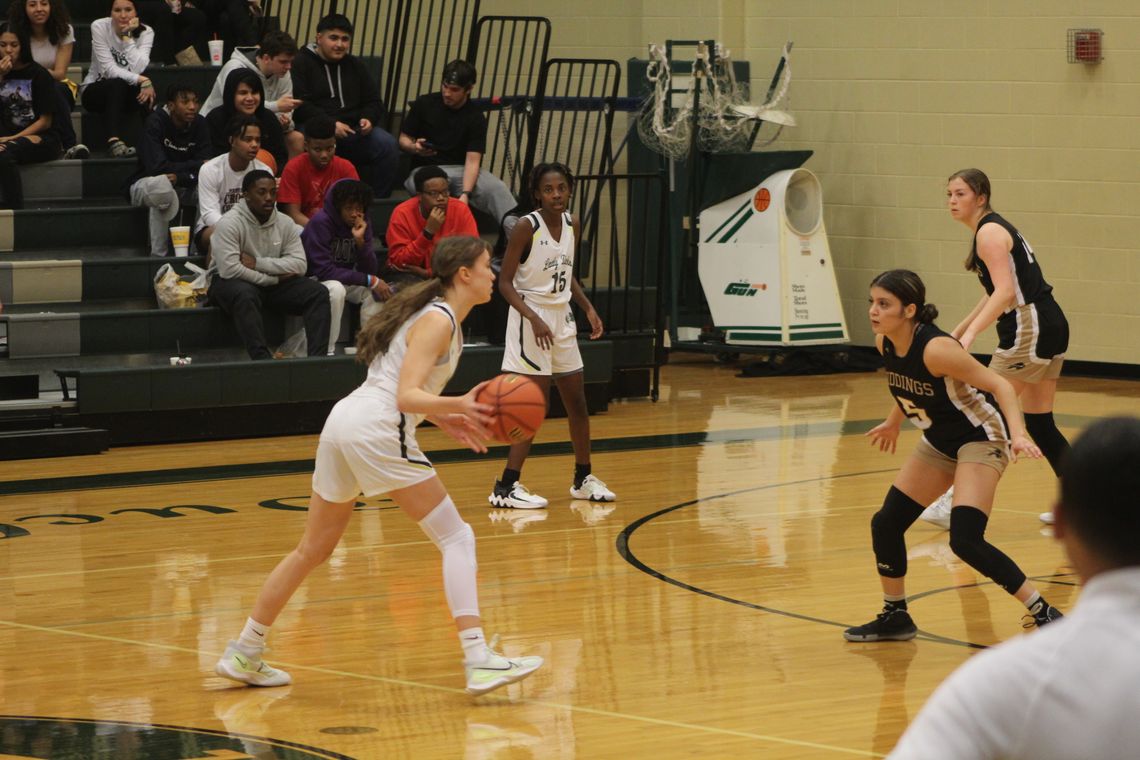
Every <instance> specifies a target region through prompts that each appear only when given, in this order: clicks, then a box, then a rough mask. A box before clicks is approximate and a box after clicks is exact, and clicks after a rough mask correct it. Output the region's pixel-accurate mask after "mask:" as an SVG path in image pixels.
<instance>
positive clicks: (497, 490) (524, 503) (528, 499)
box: [487, 480, 550, 509]
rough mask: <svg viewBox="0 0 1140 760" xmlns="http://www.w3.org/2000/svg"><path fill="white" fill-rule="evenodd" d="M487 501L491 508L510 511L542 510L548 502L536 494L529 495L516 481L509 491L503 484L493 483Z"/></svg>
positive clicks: (524, 487)
mask: <svg viewBox="0 0 1140 760" xmlns="http://www.w3.org/2000/svg"><path fill="white" fill-rule="evenodd" d="M487 501H488V502H490V503H491V506H492V507H509V508H510V509H542V508H543V507H545V506H546V505H547V504H549V503H550V502H548V501H547V500H546V499H544V498H542V497H541V496H539V495H538V494H536V493H531V492H530V491H528V490H526V486H524V485H523V484H522V483H519V482H518V481H515V484H514V485H513V486H511V487H510V488H509V489H508V488H504V487H503V484H502V483H500V482H499V481H497V480H496V481H495V487H494V488H492V489H491V495H490V496H488V497H487Z"/></svg>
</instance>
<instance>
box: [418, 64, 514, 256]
mask: <svg viewBox="0 0 1140 760" xmlns="http://www.w3.org/2000/svg"><path fill="white" fill-rule="evenodd" d="M474 86H475V67H474V66H472V65H471V64H470V63H468V62H467V61H462V60H456V61H452V62H451V63H449V64H447V65H446V66H444V68H443V82H442V83H441V85H440V89H439V91H438V92H431V93H428V94H426V95H421V96H419V97H418V98H416V99H415V101H414V102H413V103H412V105H411V108H409V109H408V115H407V116H406V117H404V122H403V124H402V125H401V126H400V148H401V149H402V150H404V151H406V152H408V153H411V154H412V167H413V175H412V176H409V177H408V181H407V183H406V185H405V186H406V187H407V190H408V192H412V187H413V183H414V180H413V176H414V167H419V166H428V165H433V164H434V165H436V166H439V167H441V168H442V169H443V170H444V171H445V172H447V177H448V182H449V187H450V190H451V192H452V194H454V195H455V196H457V197H458V198H459V200H460V201H461V202H463V203H470V204H471V205H472V206H474V207H475V208H477V209H480V210H481V211H486V212H487V213H488V214H490V215H491V216H492V217H493V218H494V220H495V223H496V224H498V225H499V226H500V227H501V229H502V232H503V239H504V240H505V239H507V238H509V237H510V234H511V230H512V229H514V226H515V223H517V222H518V216H517V215H515V214H512V213H511V212H512V211H514V209H515V206H517V205H518V201H517V200H516V199H515V196H514V194H513V193H511V191H510V188H508V187H507V186H506V185H505V184H504V183H503V181H502V180H501V179H499V178H498V177H496V176H495V175H494V174H492V173H491V172H489V171H487V170H486V169H484V168H482V166H481V164H482V162H483V154H484V153H485V152H486V150H487V118H486V116H484V115H483V110H482V109H481V108H479V106H477V105H475V104H474V103H472V102H471V90H472V88H473V87H474Z"/></svg>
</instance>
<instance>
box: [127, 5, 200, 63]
mask: <svg viewBox="0 0 1140 760" xmlns="http://www.w3.org/2000/svg"><path fill="white" fill-rule="evenodd" d="M135 3H136V5H137V6H138V12H139V17H140V18H141V19H142V20H143V23H145V24H147V25H148V26H150V27H151V28H152V29H154V52H153V54H152V57H153V58H154V60H155V61H157V62H159V63H164V64H166V65H167V66H174V65H175V64H177V65H179V66H201V65H202V62H203V61H204V60H206V61H208V60H210V51H209V48H208V46H207V44H206V41H207V40H208V39H209V34H208V33H207V31H206V14H205V13H202V11H200V10H198V9H197V8H196V7H194V5H193V4H191V3H190V2H189V1H188V0H135Z"/></svg>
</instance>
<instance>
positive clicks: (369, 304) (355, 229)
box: [301, 179, 392, 356]
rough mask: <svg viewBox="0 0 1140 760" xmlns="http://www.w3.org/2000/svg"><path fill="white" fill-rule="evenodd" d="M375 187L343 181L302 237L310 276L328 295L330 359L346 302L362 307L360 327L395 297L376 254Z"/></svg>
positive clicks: (314, 217)
mask: <svg viewBox="0 0 1140 760" xmlns="http://www.w3.org/2000/svg"><path fill="white" fill-rule="evenodd" d="M371 203H372V188H371V187H369V186H368V184H366V183H364V182H361V181H360V180H357V179H342V180H341V181H339V182H337V183H336V184H335V185H333V186H332V187H330V188H329V189H328V192H327V193H325V202H324V208H322V209H321V210H320V211H318V212H316V213H315V214H313V217H312V219H311V220H310V221H309V224H308V226H307V227H305V230H304V231H303V232H302V233H301V243H302V245H304V247H305V258H306V259H308V261H309V268H308V270H307V274H308V275H309V276H310V277H314V278H316V279H317V280H318V281H320V283H321V284H322V285H324V286H325V288H327V289H328V291H329V313H330V318H331V319H332V330H331V331H330V333H329V350H328V353H329V355H330V356H331V355H332V354H333V349H335V348H336V336H337V332H338V331H339V328H340V317H341V314H342V313H343V312H344V302H345V301H346V300H347V301H351V302H352V303H357V304H360V324H362V325H363V324H365V323H366V322H367V321H368V320H369V319H371V318H372V316H373V315H374V314H378V313H379V312H380V308H381V302H383V301H387V300H388V299H389V298H391V297H392V289H391V288H389V287H388V283H386V282H385V281H384V280H382V279H380V277H379V276H378V274H377V272H378V271H379V265H378V262H377V261H376V251H375V250H374V249H373V245H372V220H371V219H369V217H368V206H369V205H370V204H371Z"/></svg>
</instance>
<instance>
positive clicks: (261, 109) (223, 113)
mask: <svg viewBox="0 0 1140 760" xmlns="http://www.w3.org/2000/svg"><path fill="white" fill-rule="evenodd" d="M236 115H244V116H252V117H253V118H255V119H257V123H258V124H259V125H260V126H261V148H262V150H264V151H266V152H268V153H269V154H270V155H271V156H273V162H274V164H273V166H272V169H273V173H274V174H278V175H279V174H281V172H282V170H283V169H284V168H285V163H286V162H287V161H288V160H289V151H288V149H287V148H286V147H285V133H284V132H283V131H282V129H281V122H280V121H279V120H278V119H277V115H276V114H274V113H273V112H272V111H270V110H269V109H268V108H266V107H265V86H264V85H263V84H262V83H261V77H260V76H258V73H257V72H256V71H253V70H252V69H235V70H234V71H231V72H230V73H229V75H228V76H227V77H226V84H225V87H224V88H223V89H222V104H221V105H220V106H218V107H217V108H215V109H213V110H211V111H210V113H208V114H206V125H207V126H208V127H209V128H210V141H211V143H212V144H213V149H212V151H211V152H210V155H211V157H212V156H220V155H222V154H223V153H229V151H230V139H229V135H228V134H227V132H226V125H227V124H229V123H230V119H232V118H233V117H234V116H236ZM265 163H269V162H268V161H266V162H265Z"/></svg>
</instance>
